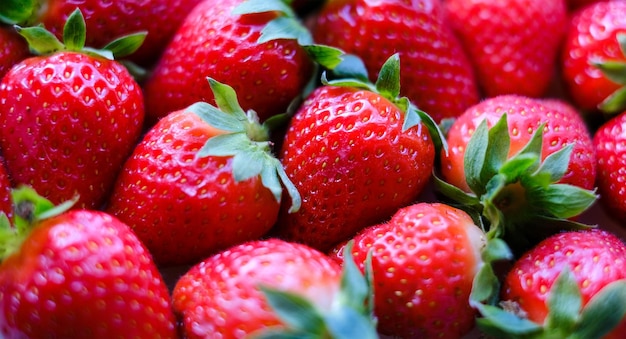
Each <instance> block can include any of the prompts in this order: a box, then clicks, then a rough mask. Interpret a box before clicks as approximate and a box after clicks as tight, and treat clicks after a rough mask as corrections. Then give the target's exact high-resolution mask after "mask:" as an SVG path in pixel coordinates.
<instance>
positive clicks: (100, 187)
mask: <svg viewBox="0 0 626 339" xmlns="http://www.w3.org/2000/svg"><path fill="white" fill-rule="evenodd" d="M143 118H144V106H143V97H142V93H141V89H140V88H139V85H138V84H137V83H136V82H135V80H134V79H133V77H132V76H131V75H130V74H129V73H128V71H127V70H126V68H124V67H123V66H122V65H121V64H119V63H117V62H115V61H110V60H107V59H103V58H98V57H92V56H88V55H85V54H80V53H76V52H59V53H56V54H53V55H51V56H47V57H33V58H29V59H26V60H24V61H22V62H21V63H19V64H17V65H15V67H13V68H12V69H11V70H10V71H9V73H7V75H6V76H5V77H4V78H3V80H2V82H1V83H0V147H1V148H2V152H3V156H4V158H5V161H6V167H7V171H8V173H9V175H10V176H11V178H12V179H13V180H14V184H15V185H18V184H22V183H23V184H27V185H30V186H32V187H33V188H34V189H35V190H36V191H37V192H38V193H39V194H40V195H42V196H44V197H46V198H48V199H50V200H51V201H52V202H53V203H55V204H58V203H61V202H63V201H66V200H69V199H72V198H73V197H74V196H75V195H76V194H79V195H80V199H79V201H78V203H77V204H76V205H75V206H76V207H86V208H99V207H100V206H101V205H102V203H103V202H104V200H105V199H106V197H107V195H108V193H109V191H110V188H111V186H112V184H113V182H114V180H115V177H116V176H117V173H118V171H119V169H120V167H121V165H122V164H123V162H124V161H125V160H126V157H127V156H128V155H129V154H130V152H131V151H132V149H133V147H134V146H135V143H136V142H137V140H138V138H139V135H140V133H141V129H142V123H143Z"/></svg>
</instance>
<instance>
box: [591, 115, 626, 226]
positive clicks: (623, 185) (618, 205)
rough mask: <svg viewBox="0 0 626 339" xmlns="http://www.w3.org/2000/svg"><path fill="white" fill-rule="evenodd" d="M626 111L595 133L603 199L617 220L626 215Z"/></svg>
mask: <svg viewBox="0 0 626 339" xmlns="http://www.w3.org/2000/svg"><path fill="white" fill-rule="evenodd" d="M625 142H626V113H622V114H620V115H618V116H616V117H613V118H612V119H611V120H609V121H607V122H605V123H604V124H603V125H602V126H600V127H599V128H598V129H597V131H596V133H595V135H594V137H593V144H594V147H595V151H596V158H597V164H596V170H597V172H598V174H597V176H598V180H597V185H598V190H599V192H600V199H601V201H602V203H603V205H604V207H605V209H606V211H607V212H609V213H610V214H612V215H613V216H614V217H615V218H616V220H618V221H620V222H621V221H623V220H625V219H626V149H625V148H624V147H623V145H624V143H625Z"/></svg>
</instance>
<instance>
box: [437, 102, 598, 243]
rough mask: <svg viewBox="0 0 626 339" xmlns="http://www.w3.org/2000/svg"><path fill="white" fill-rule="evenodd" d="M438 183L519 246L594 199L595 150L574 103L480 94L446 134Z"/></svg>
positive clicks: (563, 223) (548, 231)
mask: <svg viewBox="0 0 626 339" xmlns="http://www.w3.org/2000/svg"><path fill="white" fill-rule="evenodd" d="M447 141H448V147H449V148H448V153H447V154H445V153H444V154H442V156H441V176H442V179H443V181H445V183H444V182H442V181H437V183H438V184H440V185H439V186H438V188H439V190H440V191H442V192H443V194H444V195H446V196H449V197H451V198H452V199H453V200H455V201H457V202H462V203H463V204H464V205H466V207H467V208H469V209H473V210H474V212H478V213H479V214H483V215H484V216H485V218H486V219H487V221H488V222H489V223H493V224H492V226H491V227H492V228H491V230H493V232H494V233H497V235H498V236H499V235H503V236H505V237H506V240H508V241H509V242H510V243H509V245H510V246H511V247H513V249H514V250H515V251H521V250H523V249H525V248H527V247H529V246H532V244H534V243H536V241H538V240H541V239H543V237H545V236H546V235H548V234H551V233H554V232H557V231H559V230H561V229H562V228H564V227H574V228H578V227H582V225H578V224H575V223H568V222H566V221H565V220H563V219H567V218H573V217H575V216H577V215H579V214H580V213H582V212H583V211H584V210H585V209H587V208H588V207H589V206H590V205H591V204H592V203H593V202H594V201H595V198H596V196H595V194H594V193H593V192H591V191H589V190H590V189H592V188H593V185H594V181H595V177H596V171H595V152H594V149H593V144H592V139H591V135H590V134H589V132H588V130H587V127H586V125H585V123H584V121H583V120H582V118H581V117H580V115H578V114H577V112H576V110H575V109H574V108H572V107H571V106H569V105H567V104H566V103H565V102H562V101H556V100H554V99H552V100H542V99H534V98H528V97H523V96H517V95H504V96H498V97H494V98H490V99H486V100H484V101H482V102H481V103H480V104H478V105H475V106H473V107H471V108H470V109H468V110H467V111H466V112H465V113H463V114H462V115H461V116H460V117H459V118H458V119H457V120H456V121H455V122H454V123H453V125H452V126H451V127H450V129H449V131H448V135H447Z"/></svg>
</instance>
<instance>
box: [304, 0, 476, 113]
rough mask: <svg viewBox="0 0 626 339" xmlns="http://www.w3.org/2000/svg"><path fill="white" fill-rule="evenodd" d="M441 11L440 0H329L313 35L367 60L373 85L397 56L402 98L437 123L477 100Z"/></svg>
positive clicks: (316, 19) (463, 57)
mask: <svg viewBox="0 0 626 339" xmlns="http://www.w3.org/2000/svg"><path fill="white" fill-rule="evenodd" d="M443 12H444V11H443V7H442V4H441V3H440V0H420V1H401V0H393V1H369V0H348V1H326V2H325V5H324V6H323V7H322V8H321V10H320V11H319V13H317V14H316V15H315V16H314V23H313V25H312V32H313V37H314V40H315V41H316V42H317V43H320V44H325V45H330V46H334V47H338V48H340V49H342V50H343V51H345V52H346V53H350V54H354V55H357V56H359V57H360V58H361V59H363V62H364V63H365V66H366V68H367V70H368V71H369V72H370V80H372V81H375V79H376V78H377V77H378V73H377V72H378V70H380V68H381V66H382V65H383V64H384V63H385V61H386V60H387V58H389V56H390V55H392V54H394V53H399V54H400V56H401V58H402V68H403V76H402V95H405V96H407V97H408V98H409V99H410V100H411V101H412V102H414V103H415V104H416V105H417V106H418V107H419V108H420V109H422V110H424V111H426V112H428V114H430V115H431V116H432V117H433V119H434V120H435V121H436V122H439V121H441V120H442V119H444V118H450V117H455V116H457V115H459V114H461V113H462V112H463V111H464V110H465V109H466V108H467V107H469V106H471V105H473V104H475V103H477V102H478V99H479V94H478V89H477V85H476V81H475V79H474V74H473V70H472V67H471V64H470V62H469V60H468V58H467V56H466V55H465V53H464V51H463V49H462V47H461V44H460V42H459V41H458V40H457V38H456V37H455V36H454V35H453V34H452V32H451V30H450V29H449V27H448V23H447V22H446V21H445V20H444V16H443Z"/></svg>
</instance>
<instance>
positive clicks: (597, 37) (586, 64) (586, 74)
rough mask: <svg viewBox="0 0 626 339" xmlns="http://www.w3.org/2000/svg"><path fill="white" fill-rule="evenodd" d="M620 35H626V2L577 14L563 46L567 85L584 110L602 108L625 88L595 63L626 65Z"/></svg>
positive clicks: (601, 5) (603, 4)
mask: <svg viewBox="0 0 626 339" xmlns="http://www.w3.org/2000/svg"><path fill="white" fill-rule="evenodd" d="M618 33H626V2H624V1H600V2H595V3H593V4H591V5H589V6H586V7H583V8H582V9H580V10H579V11H577V12H575V13H574V16H573V17H572V19H571V21H570V23H569V26H568V31H567V35H566V37H565V41H564V43H563V49H562V55H561V63H562V70H563V71H562V73H563V81H564V83H565V85H566V88H567V90H568V92H569V97H570V98H571V100H572V102H573V103H575V105H576V106H577V107H578V108H579V109H581V110H583V111H590V112H594V111H597V110H598V107H597V106H598V105H599V104H600V103H601V102H602V101H603V100H604V99H605V98H606V97H608V96H609V95H610V94H611V93H613V92H614V91H616V90H617V89H619V88H620V87H621V86H622V85H620V84H618V83H615V82H612V81H611V80H609V79H608V78H606V77H605V76H604V74H603V73H602V71H600V69H599V68H597V67H595V66H594V65H592V64H591V63H590V62H591V61H600V60H619V61H623V62H624V61H626V58H625V57H624V56H623V55H622V53H621V52H620V47H619V43H618V41H617V35H618Z"/></svg>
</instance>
